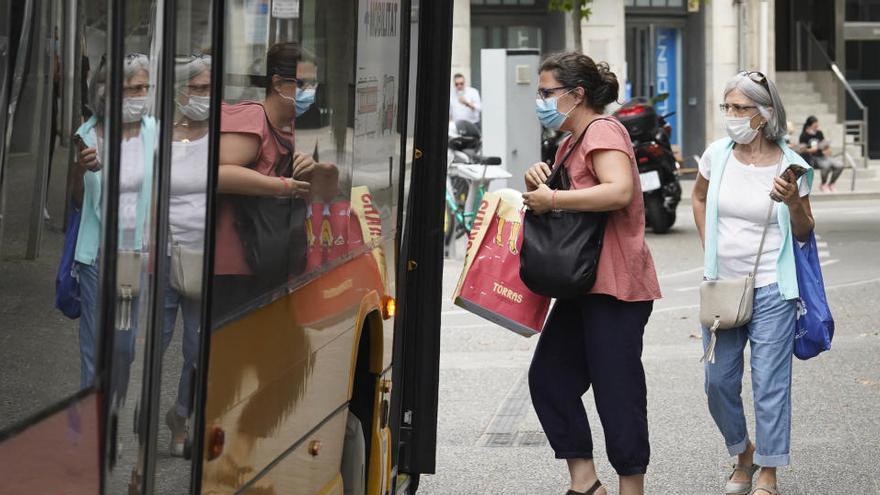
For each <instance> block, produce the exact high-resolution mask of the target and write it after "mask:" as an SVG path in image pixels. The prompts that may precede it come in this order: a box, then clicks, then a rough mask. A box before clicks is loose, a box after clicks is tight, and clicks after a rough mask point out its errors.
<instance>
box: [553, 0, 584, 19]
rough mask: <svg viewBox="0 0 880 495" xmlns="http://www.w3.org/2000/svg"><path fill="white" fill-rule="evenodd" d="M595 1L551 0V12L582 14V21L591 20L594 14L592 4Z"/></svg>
mask: <svg viewBox="0 0 880 495" xmlns="http://www.w3.org/2000/svg"><path fill="white" fill-rule="evenodd" d="M591 3H593V0H550V5H549V7H550V10H554V11H556V12H571V11H578V12H580V15H581V19H585V20H589V19H590V16H591V15H592V14H593V10H592V9H590V4H591Z"/></svg>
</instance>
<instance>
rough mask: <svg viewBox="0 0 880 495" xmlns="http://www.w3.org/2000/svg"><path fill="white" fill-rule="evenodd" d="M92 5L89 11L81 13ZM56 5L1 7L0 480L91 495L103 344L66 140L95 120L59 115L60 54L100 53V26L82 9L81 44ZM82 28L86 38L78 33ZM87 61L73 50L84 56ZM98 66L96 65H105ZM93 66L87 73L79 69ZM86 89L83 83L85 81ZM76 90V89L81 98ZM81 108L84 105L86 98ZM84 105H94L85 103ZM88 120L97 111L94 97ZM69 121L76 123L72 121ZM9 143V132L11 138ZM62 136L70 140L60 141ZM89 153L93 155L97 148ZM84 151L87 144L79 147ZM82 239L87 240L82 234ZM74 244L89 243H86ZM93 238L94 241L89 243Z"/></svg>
mask: <svg viewBox="0 0 880 495" xmlns="http://www.w3.org/2000/svg"><path fill="white" fill-rule="evenodd" d="M82 3H83V4H87V3H88V2H82ZM59 8H60V4H59V3H58V2H49V1H33V2H15V1H13V2H9V1H0V341H2V342H3V344H2V345H0V396H2V397H3V400H2V401H0V466H2V467H0V479H3V483H2V489H0V491H2V492H4V493H59V492H61V491H65V490H69V491H77V492H83V493H94V492H97V491H98V490H99V489H100V466H99V462H100V445H99V441H98V440H99V438H100V429H99V427H100V424H101V423H100V411H101V407H102V401H101V400H100V395H99V394H98V393H97V389H96V386H97V384H96V379H95V377H96V373H98V372H100V369H99V368H100V366H101V363H100V362H99V359H98V354H99V352H100V343H99V342H100V338H101V337H100V333H99V332H98V331H97V329H96V328H95V327H94V326H91V325H89V324H88V323H87V321H88V320H89V319H90V318H91V317H93V315H94V314H95V312H94V311H92V309H94V308H97V307H99V303H98V298H99V294H98V293H97V292H96V291H92V292H88V289H89V288H90V287H86V288H85V289H86V290H83V287H82V281H83V278H84V277H86V276H87V274H83V273H82V272H81V270H80V268H82V267H84V266H86V265H88V264H89V261H90V259H91V257H90V254H89V249H88V248H89V246H87V244H89V243H87V242H86V240H92V241H94V244H95V245H98V244H100V241H101V236H102V233H101V231H100V229H91V230H90V229H89V227H88V226H86V227H85V228H84V229H82V230H80V228H81V227H82V220H81V219H82V214H83V210H84V208H85V207H90V208H91V210H90V212H95V211H99V210H100V209H101V207H102V202H101V199H100V198H98V199H97V200H96V201H95V202H93V203H91V204H89V205H85V206H84V204H83V195H82V181H83V177H84V175H85V174H86V169H85V168H84V166H83V165H82V163H79V162H77V161H75V160H74V159H73V158H74V157H75V155H76V153H75V152H74V151H73V149H72V148H71V147H68V145H69V144H72V143H70V140H69V138H70V135H69V133H67V132H65V131H64V130H65V129H70V127H71V125H72V126H73V128H76V126H78V125H80V123H82V121H83V120H84V119H88V118H89V117H90V116H91V115H92V113H93V112H92V110H84V109H83V111H81V109H80V108H76V109H75V110H74V113H73V115H66V116H65V115H63V114H62V111H61V109H62V108H64V107H65V105H62V103H61V101H60V100H61V97H62V94H63V95H66V97H67V98H69V97H70V95H71V93H73V92H74V90H73V88H69V87H66V86H65V85H64V84H63V83H64V81H65V77H64V75H65V72H66V71H65V67H66V66H65V65H62V58H63V57H62V54H63V53H65V49H66V48H67V47H70V43H71V42H72V40H75V39H77V38H79V40H78V41H77V42H76V45H77V48H78V49H81V50H82V51H83V60H86V59H88V57H89V56H91V55H94V52H90V50H89V49H90V48H96V47H97V48H98V49H101V48H100V47H101V43H102V42H103V40H101V39H99V38H100V36H99V35H97V33H98V32H99V29H100V26H101V22H100V19H99V17H98V16H96V15H95V13H94V11H92V10H90V9H89V8H88V6H86V5H83V11H82V16H81V17H80V19H81V20H82V21H83V22H84V26H83V25H81V26H80V29H78V30H77V31H79V32H86V31H88V32H90V34H91V35H92V36H89V37H77V36H75V35H74V34H73V33H68V32H66V31H64V29H66V28H68V27H69V26H68V25H67V24H65V23H62V22H61V21H60V19H61V15H60V12H59V10H58V9H59ZM83 27H84V29H83ZM79 51H80V50H77V53H78V52H79ZM99 56H100V53H98V54H97V57H95V58H92V59H91V63H94V64H97V62H98V57H99ZM83 65H84V66H85V65H87V63H83ZM83 74H84V76H85V77H88V73H87V71H85V70H83ZM77 89H79V90H81V87H79V88H77ZM82 96H83V97H84V98H86V95H82ZM86 99H87V98H86ZM91 101H92V103H90V104H89V107H90V108H94V107H95V104H101V103H102V102H103V99H102V98H99V97H98V95H95V98H94V99H92V100H91ZM68 119H69V120H68ZM7 131H9V132H7ZM65 134H66V135H65ZM86 141H88V142H89V143H91V146H92V147H96V144H95V142H94V141H93V140H92V139H91V137H87V138H86ZM82 146H84V147H86V146H88V144H85V143H83V144H82ZM80 231H84V233H83V234H82V235H80V236H78V235H77V233H78V232H80ZM79 238H83V239H84V240H83V242H82V243H79V242H78V240H79ZM86 238H88V239H86Z"/></svg>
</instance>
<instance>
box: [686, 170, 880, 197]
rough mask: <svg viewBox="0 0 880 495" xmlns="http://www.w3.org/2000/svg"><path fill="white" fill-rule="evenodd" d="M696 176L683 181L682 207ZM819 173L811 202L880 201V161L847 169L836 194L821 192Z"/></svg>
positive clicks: (689, 194)
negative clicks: (866, 166) (854, 176)
mask: <svg viewBox="0 0 880 495" xmlns="http://www.w3.org/2000/svg"><path fill="white" fill-rule="evenodd" d="M853 173H855V174H856V180H855V189H854V190H853V191H850V185H851V184H852V177H853V175H852V174H853ZM694 177H695V176H694V175H693V174H687V175H686V176H685V177H684V178H683V179H682V181H681V205H683V206H686V205H690V204H691V192H692V191H693V188H694ZM820 183H821V181H820V180H819V174H818V171H817V173H816V176H815V178H814V179H813V192H812V193H811V194H810V201H812V202H819V201H822V202H825V201H847V200H850V201H852V200H880V160H872V161H871V164H870V166H869V167H868V168H857V169H855V171H853V169H850V168H848V169H845V170H844V171H843V174H842V175H841V176H840V179H838V180H837V184H835V187H836V188H837V191H836V192H833V193H825V192H822V191H820V190H819V184H820Z"/></svg>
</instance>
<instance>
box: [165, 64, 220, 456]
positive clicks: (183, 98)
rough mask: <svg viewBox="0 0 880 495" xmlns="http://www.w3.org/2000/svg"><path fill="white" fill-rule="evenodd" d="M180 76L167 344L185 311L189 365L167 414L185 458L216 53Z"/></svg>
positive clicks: (176, 450) (174, 446) (177, 451)
mask: <svg viewBox="0 0 880 495" xmlns="http://www.w3.org/2000/svg"><path fill="white" fill-rule="evenodd" d="M176 80H177V88H176V89H177V91H176V93H175V103H176V107H177V111H176V112H175V118H174V138H173V142H172V145H171V195H170V201H169V212H168V221H169V227H170V230H171V232H170V242H171V248H170V249H169V256H170V259H169V260H168V263H167V265H166V266H167V267H168V269H169V276H168V280H169V285H168V287H166V288H165V327H164V333H163V339H162V346H163V347H162V349H163V352H164V351H165V350H167V349H168V345H169V344H170V343H171V338H172V337H173V335H174V327H175V325H176V322H177V313H178V310H179V311H180V314H181V317H182V319H183V336H182V351H183V367H182V369H181V371H180V381H179V383H178V387H177V401H176V403H175V405H174V406H173V407H172V408H170V409H169V410H168V411H167V412H166V413H165V424H166V425H167V426H168V428H169V429H170V430H171V443H170V447H169V451H170V453H171V455H172V456H175V457H182V456H183V448H184V443H185V441H186V426H187V418H188V417H189V414H190V412H191V408H190V406H191V404H192V381H193V373H194V371H195V363H196V358H197V354H198V345H199V337H198V336H199V325H200V317H201V292H200V288H201V271H202V253H203V252H204V244H205V207H206V204H207V203H206V201H207V198H206V186H207V183H206V180H207V176H208V117H209V115H210V99H211V96H210V94H211V57H210V56H207V55H197V56H193V57H189V58H187V59H185V60H184V61H182V62H180V63H178V65H177V74H176Z"/></svg>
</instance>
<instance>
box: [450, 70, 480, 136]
mask: <svg viewBox="0 0 880 495" xmlns="http://www.w3.org/2000/svg"><path fill="white" fill-rule="evenodd" d="M452 83H453V84H454V85H455V87H454V89H453V91H452V94H451V95H450V96H449V120H451V121H452V122H457V121H459V120H467V121H468V122H470V123H472V124H474V125H476V126H477V127H479V126H480V110H481V109H482V104H481V103H480V92H479V91H477V90H476V89H474V88H472V87H470V86H465V83H464V76H463V75H461V74H456V75H455V76H453V78H452Z"/></svg>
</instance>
